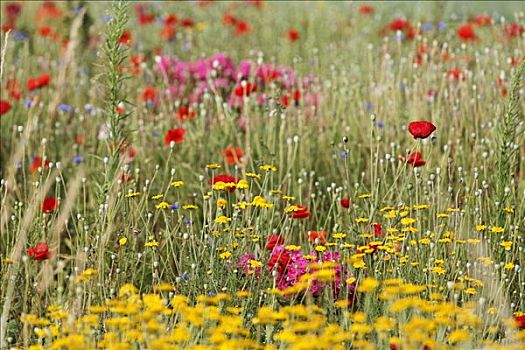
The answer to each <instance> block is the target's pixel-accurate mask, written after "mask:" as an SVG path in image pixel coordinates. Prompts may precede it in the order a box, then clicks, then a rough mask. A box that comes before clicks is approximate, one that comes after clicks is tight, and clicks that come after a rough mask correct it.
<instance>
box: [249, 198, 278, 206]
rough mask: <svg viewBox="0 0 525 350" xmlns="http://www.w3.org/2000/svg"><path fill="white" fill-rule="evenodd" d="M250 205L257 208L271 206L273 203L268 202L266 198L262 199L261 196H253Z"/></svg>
mask: <svg viewBox="0 0 525 350" xmlns="http://www.w3.org/2000/svg"><path fill="white" fill-rule="evenodd" d="M252 205H253V206H255V207H258V208H271V207H273V204H271V203H268V202H267V201H266V199H264V198H263V197H261V196H255V198H253V201H252Z"/></svg>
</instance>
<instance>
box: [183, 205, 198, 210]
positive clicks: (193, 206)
mask: <svg viewBox="0 0 525 350" xmlns="http://www.w3.org/2000/svg"><path fill="white" fill-rule="evenodd" d="M197 208H198V206H196V205H195V204H186V205H183V206H182V209H197Z"/></svg>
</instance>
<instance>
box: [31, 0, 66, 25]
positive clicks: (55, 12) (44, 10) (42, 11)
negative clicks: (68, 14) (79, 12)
mask: <svg viewBox="0 0 525 350" xmlns="http://www.w3.org/2000/svg"><path fill="white" fill-rule="evenodd" d="M61 17H62V10H61V9H60V8H58V7H57V6H56V4H55V2H54V1H45V2H44V3H43V4H42V6H40V8H39V9H38V11H37V13H36V20H37V21H38V22H39V21H45V20H47V19H59V18H61Z"/></svg>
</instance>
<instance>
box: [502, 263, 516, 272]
mask: <svg viewBox="0 0 525 350" xmlns="http://www.w3.org/2000/svg"><path fill="white" fill-rule="evenodd" d="M504 267H505V270H512V269H513V268H514V264H513V263H511V262H509V263H506V264H505V266H504Z"/></svg>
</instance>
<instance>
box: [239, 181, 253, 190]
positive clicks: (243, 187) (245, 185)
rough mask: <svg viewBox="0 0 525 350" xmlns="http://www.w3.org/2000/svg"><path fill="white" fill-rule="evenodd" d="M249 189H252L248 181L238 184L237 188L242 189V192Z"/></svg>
mask: <svg viewBox="0 0 525 350" xmlns="http://www.w3.org/2000/svg"><path fill="white" fill-rule="evenodd" d="M248 187H250V186H249V185H248V181H246V180H244V179H243V180H239V182H238V183H237V188H238V189H240V190H245V189H247V188H248Z"/></svg>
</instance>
